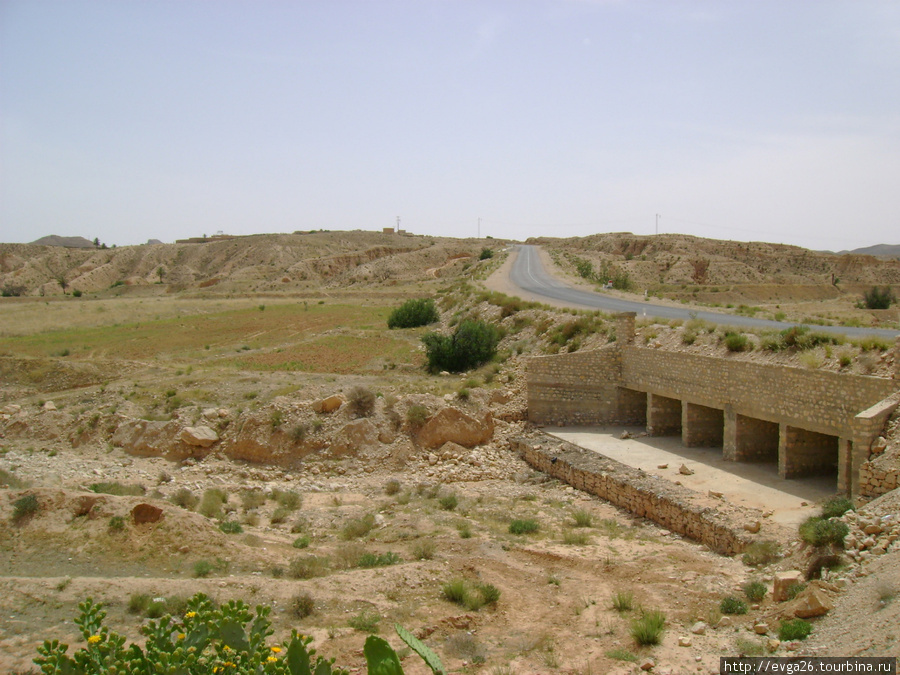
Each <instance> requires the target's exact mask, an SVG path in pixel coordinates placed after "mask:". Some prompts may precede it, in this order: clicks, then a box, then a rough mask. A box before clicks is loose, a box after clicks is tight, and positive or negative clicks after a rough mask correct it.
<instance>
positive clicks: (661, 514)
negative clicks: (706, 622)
mask: <svg viewBox="0 0 900 675" xmlns="http://www.w3.org/2000/svg"><path fill="white" fill-rule="evenodd" d="M510 445H511V447H512V448H513V449H514V450H515V451H517V452H518V453H519V455H520V456H521V457H522V458H523V459H524V460H525V461H526V462H528V463H529V464H530V465H531V466H532V467H534V468H535V469H537V470H539V471H543V472H544V473H546V474H548V475H550V476H553V477H554V478H557V479H559V480H561V481H563V482H565V483H568V484H569V485H571V486H573V487H575V488H577V489H579V490H583V491H584V492H589V493H591V494H593V495H596V496H597V497H600V498H601V499H605V500H606V501H608V502H611V503H612V504H615V505H616V506H620V507H622V508H624V509H627V510H628V511H630V512H632V513H634V514H636V515H638V516H641V517H644V518H648V519H649V520H652V521H653V522H655V523H658V524H659V525H662V526H663V527H665V528H666V529H668V530H671V531H672V532H677V533H678V534H682V535H684V536H686V537H689V538H691V539H693V540H695V541H699V542H701V543H703V544H706V545H707V546H708V547H709V548H710V549H712V550H714V551H716V552H717V553H721V554H723V555H734V554H735V553H740V552H741V551H743V550H744V548H746V547H747V545H749V544H750V543H751V542H753V541H755V540H756V537H760V538H762V536H763V535H762V534H760V535H755V536H754V535H750V534H749V533H748V532H747V531H745V530H744V529H743V527H742V523H746V522H749V521H759V520H760V519H761V516H762V514H761V513H760V512H759V511H757V510H756V509H747V508H743V507H737V506H735V505H733V504H728V503H727V502H722V503H721V505H717V506H716V507H711V506H709V505H708V504H703V503H702V501H703V499H702V496H701V495H700V494H699V493H697V492H694V491H693V490H690V489H688V488H686V487H684V486H681V485H675V484H674V483H670V482H669V481H667V480H665V479H663V478H659V477H657V476H650V475H647V474H646V473H644V472H643V471H641V470H639V469H633V468H631V467H629V466H626V465H625V464H622V463H620V462H617V461H615V460H612V459H610V458H608V457H604V456H603V455H599V454H597V453H595V452H591V451H589V450H584V449H582V448H579V447H578V446H576V445H573V444H571V443H568V442H566V441H563V440H560V439H558V438H553V437H552V436H546V435H543V434H541V435H540V436H538V437H537V439H527V438H522V437H518V438H513V439H512V440H511V441H510ZM764 527H766V528H770V527H775V526H774V525H771V524H769V523H766V524H765V526H764Z"/></svg>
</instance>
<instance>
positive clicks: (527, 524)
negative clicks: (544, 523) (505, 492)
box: [509, 518, 541, 534]
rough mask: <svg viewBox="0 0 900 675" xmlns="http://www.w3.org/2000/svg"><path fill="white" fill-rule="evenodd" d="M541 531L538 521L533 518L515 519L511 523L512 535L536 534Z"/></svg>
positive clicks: (510, 530)
mask: <svg viewBox="0 0 900 675" xmlns="http://www.w3.org/2000/svg"><path fill="white" fill-rule="evenodd" d="M540 529H541V526H540V524H539V523H538V521H536V520H534V519H532V518H525V519H518V518H517V519H515V520H513V521H511V522H510V523H509V533H510V534H534V533H535V532H537V531H538V530H540Z"/></svg>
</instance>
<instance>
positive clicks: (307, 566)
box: [288, 555, 328, 579]
mask: <svg viewBox="0 0 900 675" xmlns="http://www.w3.org/2000/svg"><path fill="white" fill-rule="evenodd" d="M326 574H328V559H327V558H321V557H319V556H315V555H306V556H299V557H297V558H294V559H293V560H292V561H291V563H290V565H289V566H288V576H290V577H292V578H293V579H312V578H313V577H322V576H325V575H326Z"/></svg>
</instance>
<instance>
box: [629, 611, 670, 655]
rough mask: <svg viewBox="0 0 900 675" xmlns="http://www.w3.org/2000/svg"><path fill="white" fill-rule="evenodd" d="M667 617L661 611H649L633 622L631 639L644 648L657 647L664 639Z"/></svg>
mask: <svg viewBox="0 0 900 675" xmlns="http://www.w3.org/2000/svg"><path fill="white" fill-rule="evenodd" d="M665 625H666V615H665V614H663V613H662V612H660V611H659V610H655V609H654V610H647V611H643V612H641V615H640V616H639V617H638V618H636V619H634V620H633V621H632V622H631V630H630V633H631V637H632V638H633V639H634V641H635V642H636V643H637V644H639V645H641V646H642V647H645V646H649V645H657V644H659V641H660V640H661V639H662V634H663V631H664V630H665Z"/></svg>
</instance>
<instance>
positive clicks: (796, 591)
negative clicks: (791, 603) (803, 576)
mask: <svg viewBox="0 0 900 675" xmlns="http://www.w3.org/2000/svg"><path fill="white" fill-rule="evenodd" d="M805 590H806V584H791V585H790V586H788V587H787V589H785V592H784V595H785V597H786V598H787V599H788V600H793V599H794V598H796V597H797V596H798V595H800V594H801V593H802V592H803V591H805Z"/></svg>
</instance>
